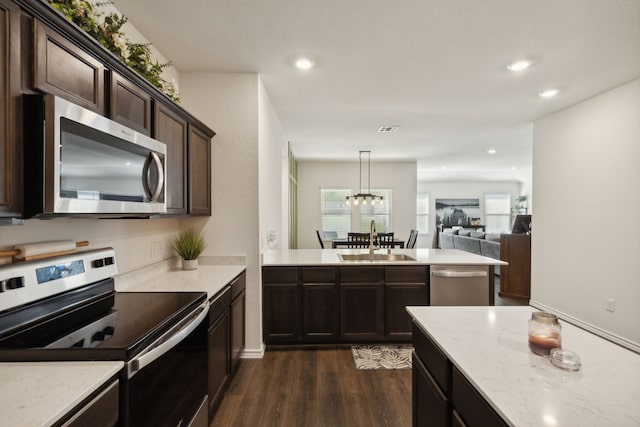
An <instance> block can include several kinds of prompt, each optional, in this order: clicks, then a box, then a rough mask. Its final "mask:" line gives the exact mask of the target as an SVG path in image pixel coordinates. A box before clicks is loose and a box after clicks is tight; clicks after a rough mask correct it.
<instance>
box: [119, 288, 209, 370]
mask: <svg viewBox="0 0 640 427" xmlns="http://www.w3.org/2000/svg"><path fill="white" fill-rule="evenodd" d="M207 314H209V301H208V300H207V301H205V302H204V303H202V305H200V306H199V307H198V308H196V309H195V310H194V311H193V312H192V313H191V314H190V315H189V316H188V317H187V319H186V322H188V323H187V324H186V325H184V321H183V322H182V323H180V324H178V325H177V326H176V327H175V328H173V329H171V330H170V331H169V332H167V333H166V334H165V335H163V336H161V337H160V338H158V339H157V340H156V341H155V342H154V343H153V344H151V345H150V346H149V347H148V348H147V349H146V350H145V351H143V352H142V354H140V355H139V356H137V357H136V358H134V359H132V360H131V361H130V362H129V363H128V364H127V371H128V376H129V378H131V377H132V376H134V375H135V374H136V373H138V371H139V370H141V369H143V368H144V367H145V366H147V365H149V364H150V363H152V362H153V361H155V360H156V359H158V358H159V357H162V355H164V354H165V353H166V352H168V351H169V350H171V349H172V348H173V347H175V346H176V345H177V344H178V343H179V342H180V341H182V340H183V339H185V338H186V337H187V335H189V334H190V333H191V332H193V331H194V329H196V328H197V327H198V325H200V323H201V322H202V321H203V320H204V318H205V317H207ZM191 319H192V320H191Z"/></svg>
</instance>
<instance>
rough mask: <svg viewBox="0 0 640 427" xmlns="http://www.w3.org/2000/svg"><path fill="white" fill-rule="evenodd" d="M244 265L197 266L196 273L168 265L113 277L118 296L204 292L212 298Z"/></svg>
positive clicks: (241, 270) (243, 268)
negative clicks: (127, 293)
mask: <svg viewBox="0 0 640 427" xmlns="http://www.w3.org/2000/svg"><path fill="white" fill-rule="evenodd" d="M245 269H246V267H245V266H244V265H206V264H205V265H202V264H201V265H200V266H199V267H198V269H197V270H190V271H186V270H182V269H181V268H179V267H176V266H172V265H169V264H161V265H154V266H150V267H147V268H144V269H141V270H137V271H134V272H131V273H127V274H124V275H121V276H118V277H116V279H115V280H116V290H117V291H120V292H206V293H207V297H208V298H213V296H215V295H216V294H217V293H218V292H220V290H221V289H223V288H224V287H225V286H226V285H227V284H229V282H231V281H232V280H233V279H234V278H235V277H236V276H238V275H239V274H240V273H242V272H243V271H244V270H245Z"/></svg>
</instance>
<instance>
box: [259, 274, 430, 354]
mask: <svg viewBox="0 0 640 427" xmlns="http://www.w3.org/2000/svg"><path fill="white" fill-rule="evenodd" d="M428 271H429V268H428V266H425V265H422V266H381V265H374V266H345V267H333V266H302V267H296V266H290V267H280V266H273V267H272V266H265V267H263V269H262V283H263V287H262V292H263V313H262V315H263V327H264V330H263V338H264V341H265V343H266V344H287V345H291V344H293V345H295V344H335V343H351V342H383V341H395V342H410V341H411V325H412V323H411V318H410V316H409V315H408V313H407V311H406V306H408V305H426V304H428V302H429V301H428V298H429V292H428V280H429V279H428V278H429V274H428Z"/></svg>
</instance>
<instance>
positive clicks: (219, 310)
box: [209, 286, 231, 325]
mask: <svg viewBox="0 0 640 427" xmlns="http://www.w3.org/2000/svg"><path fill="white" fill-rule="evenodd" d="M230 305H231V287H229V286H227V287H226V288H225V289H224V291H221V292H219V293H218V294H217V295H216V296H215V297H213V300H212V301H211V307H209V325H212V324H213V323H214V322H215V321H216V319H218V317H220V316H221V315H222V314H224V313H225V311H227V310H228V309H229V306H230Z"/></svg>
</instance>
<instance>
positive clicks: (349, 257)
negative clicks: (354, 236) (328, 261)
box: [338, 254, 416, 262]
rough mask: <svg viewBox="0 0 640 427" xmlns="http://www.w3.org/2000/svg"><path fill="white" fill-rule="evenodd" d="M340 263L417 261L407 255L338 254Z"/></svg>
mask: <svg viewBox="0 0 640 427" xmlns="http://www.w3.org/2000/svg"><path fill="white" fill-rule="evenodd" d="M338 258H340V261H390V262H394V261H396V262H397V261H415V260H416V259H415V258H412V257H410V256H408V255H405V254H338Z"/></svg>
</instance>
